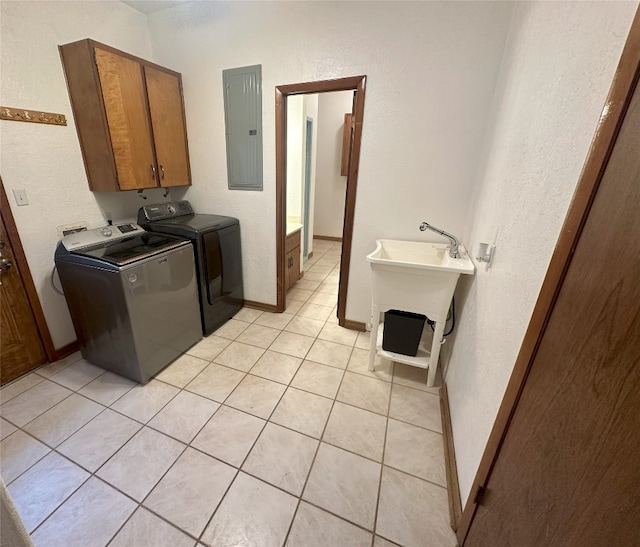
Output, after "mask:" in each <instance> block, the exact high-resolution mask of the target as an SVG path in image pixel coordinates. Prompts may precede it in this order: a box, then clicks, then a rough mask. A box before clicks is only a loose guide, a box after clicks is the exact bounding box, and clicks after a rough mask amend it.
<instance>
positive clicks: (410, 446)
mask: <svg viewBox="0 0 640 547" xmlns="http://www.w3.org/2000/svg"><path fill="white" fill-rule="evenodd" d="M339 247H340V246H339V244H337V243H332V242H327V241H319V240H316V241H314V256H313V257H312V258H311V259H310V260H309V261H308V262H307V263H306V264H305V276H304V277H303V279H302V280H300V281H299V282H298V283H297V284H296V286H295V287H294V288H293V289H292V291H291V293H290V296H291V298H288V306H287V311H286V313H284V314H270V313H266V312H260V311H257V310H253V309H248V308H243V309H242V310H241V311H240V312H239V313H238V314H236V316H235V317H234V318H233V319H232V320H231V321H229V322H228V323H227V324H225V325H224V326H223V327H221V328H220V329H219V330H218V331H216V332H215V333H214V334H212V335H211V336H209V337H207V338H205V339H203V340H202V341H201V342H199V343H198V344H196V345H195V346H194V347H193V348H191V349H190V350H189V351H188V352H187V353H186V354H185V355H183V356H182V357H180V358H179V359H178V360H176V361H175V362H174V363H172V364H171V365H170V366H169V367H167V368H166V369H165V370H164V371H163V372H161V373H160V374H159V375H158V376H157V377H156V378H155V379H154V380H152V381H151V382H149V383H148V384H146V385H145V386H139V385H137V384H134V383H133V382H130V381H129V380H126V379H124V378H121V377H119V376H117V375H115V374H112V373H110V372H104V371H102V369H99V368H98V367H95V366H93V365H91V364H89V363H87V362H86V361H84V360H83V359H81V357H80V355H79V354H78V353H76V354H74V355H72V356H69V357H67V358H65V359H64V360H62V361H59V362H57V363H52V364H50V365H46V366H44V367H42V368H40V369H38V370H36V371H35V372H32V373H31V374H28V375H26V376H25V377H23V378H21V379H19V380H17V381H15V382H13V383H11V384H9V385H7V386H5V387H3V388H2V390H0V416H1V418H2V419H1V420H0V439H2V440H1V441H0V475H1V476H2V478H3V480H4V481H5V483H7V485H8V488H9V491H10V493H11V494H12V496H13V498H14V501H15V502H16V505H17V507H18V510H19V512H20V513H21V515H22V518H23V520H24V521H25V523H26V524H27V528H28V530H29V532H30V533H31V536H32V539H33V541H34V543H35V545H36V546H50V545H64V546H69V545H82V546H88V545H92V546H103V545H110V546H119V547H123V546H131V547H147V546H148V547H152V546H153V547H162V546H165V545H166V546H178V547H194V546H203V545H208V546H215V547H218V546H220V547H224V546H232V545H239V544H242V545H252V546H259V547H263V546H265V547H266V546H271V545H273V546H283V545H287V546H289V547H293V546H314V547H316V546H317V547H334V546H354V547H355V546H363V547H364V546H368V547H372V546H373V547H376V546H380V547H382V546H383V545H406V546H414V545H415V546H423V545H424V546H427V545H428V546H430V547H441V546H442V547H452V546H454V545H456V539H455V536H454V534H453V532H452V531H451V529H450V528H449V515H448V504H447V491H446V480H445V473H444V455H443V443H442V433H441V432H442V426H441V418H440V406H439V400H438V391H437V389H433V388H427V387H426V373H425V371H423V370H421V369H415V368H412V367H407V366H404V365H397V364H395V365H394V364H392V363H389V362H386V361H382V360H379V359H378V360H377V361H376V370H375V372H373V373H371V372H369V371H368V370H367V360H368V347H369V334H368V333H357V332H355V331H350V330H346V329H343V328H341V327H339V326H338V324H337V320H336V317H335V314H336V311H335V306H336V300H337V296H336V295H337V293H338V268H339V259H340V254H339Z"/></svg>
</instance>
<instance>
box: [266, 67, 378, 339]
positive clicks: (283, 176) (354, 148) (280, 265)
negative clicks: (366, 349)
mask: <svg viewBox="0 0 640 547" xmlns="http://www.w3.org/2000/svg"><path fill="white" fill-rule="evenodd" d="M366 80H367V77H366V76H352V77H349V78H338V79H335V80H321V81H317V82H305V83H299V84H289V85H280V86H276V264H277V270H276V272H277V274H276V275H277V286H276V291H277V304H276V311H278V312H283V311H284V310H285V306H286V301H285V289H284V272H285V253H284V249H285V243H284V242H285V238H286V231H287V230H286V224H287V97H288V96H290V95H309V94H313V93H328V92H331V91H354V99H353V116H355V120H356V121H355V127H354V130H353V132H352V143H351V154H350V159H349V174H348V175H347V190H346V196H345V207H344V224H343V228H342V255H341V257H340V287H339V289H338V322H339V324H340V326H342V327H344V326H345V324H346V325H347V326H355V322H352V321H348V320H347V319H346V307H347V289H348V282H349V268H350V261H351V241H352V238H353V217H354V212H355V205H356V188H357V185H358V171H359V167H360V148H361V144H362V119H363V115H364V96H365V88H366Z"/></svg>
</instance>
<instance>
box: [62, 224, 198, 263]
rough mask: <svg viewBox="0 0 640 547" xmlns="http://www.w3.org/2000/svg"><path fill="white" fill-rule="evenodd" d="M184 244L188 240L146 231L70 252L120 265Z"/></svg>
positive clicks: (186, 243)
mask: <svg viewBox="0 0 640 547" xmlns="http://www.w3.org/2000/svg"><path fill="white" fill-rule="evenodd" d="M184 245H189V242H188V241H184V240H179V239H176V238H173V237H170V236H166V235H162V234H154V233H149V232H147V233H145V234H143V235H135V236H131V237H126V238H122V239H118V240H113V241H105V242H101V243H99V244H97V245H92V246H89V247H83V248H81V249H77V250H74V251H71V254H74V255H80V256H86V257H89V258H93V259H96V260H100V261H101V262H106V263H108V264H113V265H115V266H118V267H121V266H126V265H127V264H131V263H132V262H136V261H138V260H144V259H146V258H149V257H152V256H155V255H157V254H159V253H162V252H164V251H168V250H171V249H175V248H178V247H182V246H184Z"/></svg>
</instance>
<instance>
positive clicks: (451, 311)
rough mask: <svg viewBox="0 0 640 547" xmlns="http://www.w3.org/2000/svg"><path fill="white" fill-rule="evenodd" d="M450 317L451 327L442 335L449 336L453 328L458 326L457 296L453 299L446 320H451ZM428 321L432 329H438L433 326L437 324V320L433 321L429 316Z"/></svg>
mask: <svg viewBox="0 0 640 547" xmlns="http://www.w3.org/2000/svg"><path fill="white" fill-rule="evenodd" d="M449 319H451V328H450V329H449V330H448V331H447V332H445V333H444V334H443V335H442V336H443V337H445V336H449V335H450V334H451V333H452V332H453V329H455V328H456V297H455V296H454V297H453V298H452V299H451V306H450V307H449V313H448V314H447V319H446V321H449ZM427 323H429V326H430V327H431V330H432V331H435V330H436V329H434V328H433V326H434V325H435V324H436V322H435V321H431V319H429V318H428V317H427Z"/></svg>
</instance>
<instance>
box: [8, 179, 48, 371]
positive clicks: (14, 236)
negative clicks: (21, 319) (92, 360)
mask: <svg viewBox="0 0 640 547" xmlns="http://www.w3.org/2000/svg"><path fill="white" fill-rule="evenodd" d="M0 209H2V218H3V220H4V225H5V227H6V229H7V237H8V238H9V241H10V242H11V248H12V249H13V255H14V257H15V259H16V262H17V263H18V267H19V269H20V275H21V277H22V284H23V285H24V289H25V292H26V293H27V298H28V300H29V305H30V306H31V312H32V313H33V317H34V319H35V322H36V325H37V327H38V333H39V335H40V340H41V341H42V345H43V346H44V351H45V354H46V355H47V360H48V362H49V363H52V362H54V361H56V360H57V357H56V356H57V352H56V348H55V347H54V345H53V340H52V339H51V333H50V332H49V326H48V325H47V320H46V319H45V317H44V312H43V311H42V306H41V305H40V299H39V298H38V291H36V286H35V284H34V282H33V277H31V271H30V270H29V263H28V262H27V255H26V254H25V252H24V248H23V247H22V242H21V241H20V234H19V233H18V228H17V226H16V222H15V220H14V218H13V213H12V212H11V206H10V205H9V200H8V199H7V194H6V192H5V189H4V183H3V182H2V178H0Z"/></svg>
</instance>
